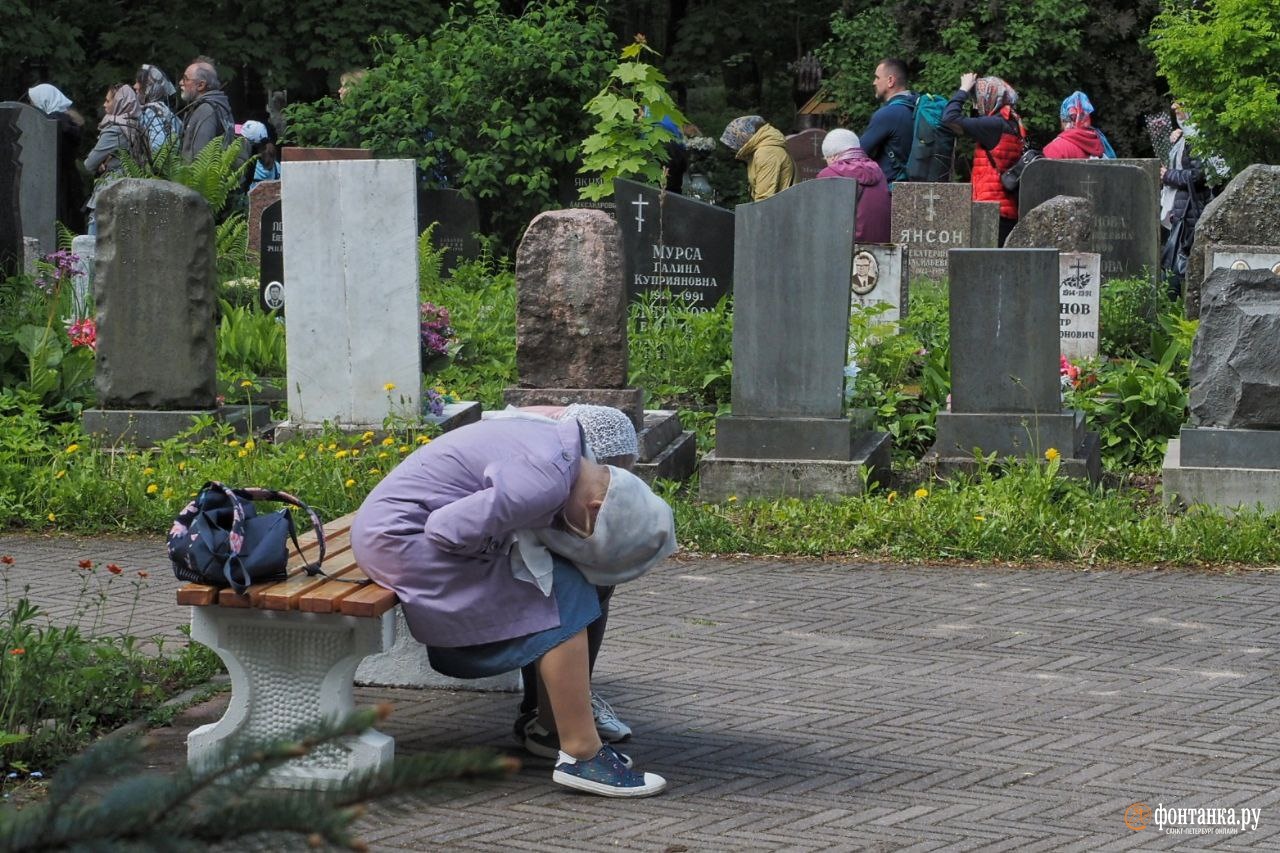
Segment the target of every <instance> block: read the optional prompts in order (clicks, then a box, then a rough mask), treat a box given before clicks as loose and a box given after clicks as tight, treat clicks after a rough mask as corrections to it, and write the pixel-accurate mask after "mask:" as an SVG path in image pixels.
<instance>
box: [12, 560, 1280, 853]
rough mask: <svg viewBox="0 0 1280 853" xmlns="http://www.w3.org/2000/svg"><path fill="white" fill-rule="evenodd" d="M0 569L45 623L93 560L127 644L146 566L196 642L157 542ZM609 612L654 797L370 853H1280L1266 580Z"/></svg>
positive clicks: (399, 829) (408, 739)
mask: <svg viewBox="0 0 1280 853" xmlns="http://www.w3.org/2000/svg"><path fill="white" fill-rule="evenodd" d="M0 554H11V555H13V556H14V557H15V558H16V563H15V564H14V565H13V566H11V567H9V568H8V569H7V570H6V571H7V574H8V576H9V594H10V596H14V595H15V594H16V592H17V591H18V590H19V589H20V588H21V587H22V586H23V585H24V584H30V585H31V595H32V597H33V598H34V599H35V600H37V601H39V602H41V603H42V604H44V605H45V607H46V609H47V610H48V611H49V612H50V613H51V614H53V615H54V617H55V618H58V619H65V618H69V617H70V615H71V612H72V610H73V609H74V608H73V605H72V604H71V603H70V599H71V598H73V597H74V596H75V594H76V591H77V590H78V589H79V583H80V581H79V580H78V579H77V575H78V574H79V570H78V569H77V567H76V563H77V561H78V560H80V559H92V560H94V561H95V562H96V563H97V564H98V566H99V568H98V569H95V571H101V566H102V565H103V564H105V563H107V562H115V563H117V564H118V565H119V566H120V567H121V568H122V569H123V570H124V573H123V574H122V575H120V576H119V577H118V578H117V579H116V581H114V582H113V589H112V590H111V594H110V595H109V596H108V604H107V606H106V608H105V609H104V614H103V623H104V625H106V626H108V627H110V628H114V629H119V628H120V627H122V626H123V625H124V624H125V620H126V619H127V618H128V617H129V612H130V610H132V609H133V607H132V603H131V599H132V597H133V596H132V589H131V588H130V587H129V586H128V584H129V579H130V578H136V577H137V575H136V574H135V573H136V571H137V570H139V569H143V570H147V571H148V572H149V574H150V577H148V578H146V579H145V580H143V581H142V584H143V587H142V589H141V593H140V598H139V606H138V607H137V608H136V611H135V612H134V613H133V617H132V631H133V632H134V633H135V634H142V635H145V634H149V633H153V632H164V633H167V634H176V629H177V626H178V625H179V624H181V623H182V622H183V618H184V617H183V614H182V613H181V612H180V611H179V610H178V609H177V608H176V606H175V605H173V603H172V601H173V589H174V587H175V586H176V582H175V581H174V580H173V579H172V576H171V575H170V574H169V572H168V569H167V567H166V565H165V562H164V559H163V546H162V544H161V543H159V542H158V541H138V540H112V539H106V540H100V541H96V542H95V541H87V540H73V539H42V538H33V537H25V536H22V537H15V536H8V535H6V536H3V537H0ZM58 601H62V602H63V603H62V604H55V602H58ZM614 601H615V605H614V614H613V617H612V621H611V624H610V639H609V640H608V641H607V643H606V646H605V649H604V653H603V654H602V656H601V660H600V663H599V665H598V667H597V676H596V685H597V688H598V689H599V691H600V692H601V693H602V694H603V695H605V696H606V697H607V698H608V699H610V700H611V701H612V702H613V704H614V706H615V707H616V708H617V709H618V710H619V712H620V714H621V715H622V716H623V718H624V719H626V720H627V721H628V722H630V723H631V725H632V726H633V727H634V728H635V730H636V737H635V738H634V740H633V741H632V743H631V744H629V746H628V748H627V749H628V751H629V752H630V753H631V754H632V755H633V756H634V757H635V759H636V761H637V763H638V764H639V765H640V766H641V767H642V768H645V769H649V770H653V771H656V772H659V773H662V774H663V775H665V776H667V778H668V779H669V780H670V781H671V787H670V789H669V790H668V792H667V793H666V794H664V795H663V796H661V797H657V798H653V799H648V800H640V801H635V802H628V801H620V800H605V799H600V798H594V797H588V796H579V795H575V794H571V793H566V792H563V791H561V790H560V789H558V788H557V787H555V786H554V785H552V784H551V782H550V763H549V762H544V761H541V760H538V759H531V760H529V761H528V762H527V763H526V765H525V768H524V769H523V770H522V771H521V772H520V773H518V774H517V775H515V776H514V777H512V778H511V779H508V780H504V781H502V782H498V783H489V784H485V785H455V786H450V787H449V788H448V789H446V790H442V791H438V792H436V793H435V794H434V795H432V796H431V797H429V798H428V799H427V800H426V801H424V802H418V801H412V802H407V803H400V804H397V805H380V806H377V807H375V808H374V809H373V810H372V811H371V813H370V815H369V817H367V818H366V819H365V820H364V821H363V823H362V829H363V832H364V837H365V839H366V840H367V841H368V842H369V843H370V845H371V848H372V849H374V850H421V849H434V848H437V847H441V846H444V847H447V848H450V849H474V850H601V849H627V850H648V851H672V853H675V851H680V850H689V851H702V850H969V849H982V850H1019V851H1036V850H1089V851H1093V850H1120V849H1152V850H1166V849H1221V850H1237V849H1262V850H1275V849H1280V787H1277V784H1276V780H1277V774H1278V773H1280V678H1277V665H1278V661H1280V658H1278V657H1277V649H1278V646H1280V577H1277V575H1276V573H1274V572H1270V571H1253V572H1242V573H1236V574H1214V573H1204V572H1192V571H1180V570H1167V571H1078V570H1071V569H1063V568H1057V567H1044V568H1030V569H1011V568H1004V567H982V568H951V567H946V568H943V567H904V566H867V565H857V566H849V565H834V564H815V563H804V562H771V561H765V560H695V561H673V562H669V563H667V564H665V565H664V566H662V567H660V568H659V569H657V570H655V571H654V572H652V573H650V575H648V576H647V577H645V578H643V579H641V580H640V581H637V582H635V583H633V584H629V585H627V586H625V587H623V588H621V589H620V590H619V592H618V594H617V596H616V597H615V599H614ZM357 698H358V701H360V702H362V703H364V702H376V701H391V702H393V703H395V705H396V711H395V714H394V715H393V716H392V717H391V719H390V720H388V722H387V725H385V726H384V727H383V730H384V731H386V732H388V733H389V734H391V735H393V736H394V737H395V738H396V741H397V750H399V751H400V752H401V753H402V754H408V753H420V752H425V751H429V750H437V749H444V748H448V747H452V746H458V745H489V746H494V747H497V748H500V749H506V748H508V747H509V746H510V742H509V738H510V725H511V721H512V719H513V718H514V716H515V706H516V702H517V700H516V698H515V697H514V696H512V695H510V694H494V693H459V692H450V691H443V690H437V691H414V690H387V689H369V688H364V689H361V690H359V691H357ZM209 713H213V714H214V715H215V716H216V714H217V713H220V711H219V709H218V708H217V707H215V708H213V709H212V711H211V712H209ZM190 724H191V725H194V724H195V723H194V722H192V723H190ZM174 742H175V744H177V745H178V746H175V750H177V749H178V748H179V747H180V742H181V741H180V738H175V739H174ZM175 760H180V755H179V756H178V758H175ZM1135 803H1145V804H1147V805H1148V806H1149V808H1150V809H1151V810H1155V809H1157V807H1158V806H1163V807H1164V808H1166V809H1167V808H1183V809H1185V808H1189V807H1203V808H1222V809H1228V808H1234V809H1236V810H1237V812H1239V811H1240V810H1241V809H1243V808H1252V809H1259V810H1260V811H1259V814H1258V825H1257V828H1256V829H1253V830H1250V831H1247V832H1240V833H1236V834H1225V833H1222V832H1215V831H1214V830H1215V827H1212V826H1210V827H1207V829H1208V832H1207V833H1205V834H1194V835H1192V834H1187V833H1186V832H1185V831H1184V832H1183V833H1180V834H1173V833H1171V832H1170V831H1169V827H1168V826H1166V828H1165V831H1164V832H1161V831H1160V830H1159V829H1158V828H1157V827H1156V825H1155V820H1154V817H1148V818H1147V828H1145V829H1141V830H1138V831H1135V830H1132V829H1130V828H1128V827H1127V826H1126V822H1125V817H1126V810H1128V809H1129V807H1130V806H1132V805H1133V804H1135ZM1137 814H1138V810H1134V811H1133V812H1130V816H1131V819H1136V816H1137ZM1158 815H1159V813H1157V815H1156V816H1158ZM1138 825H1140V822H1139V824H1138ZM1192 828H1193V829H1195V831H1196V832H1197V833H1200V832H1203V830H1204V829H1205V827H1192Z"/></svg>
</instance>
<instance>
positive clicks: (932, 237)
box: [889, 181, 998, 281]
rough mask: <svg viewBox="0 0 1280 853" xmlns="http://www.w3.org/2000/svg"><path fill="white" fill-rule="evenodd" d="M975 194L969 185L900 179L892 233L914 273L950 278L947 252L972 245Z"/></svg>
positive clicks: (894, 189) (892, 219)
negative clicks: (923, 182) (970, 240)
mask: <svg viewBox="0 0 1280 853" xmlns="http://www.w3.org/2000/svg"><path fill="white" fill-rule="evenodd" d="M972 193H973V188H972V187H971V186H970V185H969V184H922V183H908V182H906V181H898V182H897V183H896V184H894V185H893V213H892V217H891V222H892V226H891V228H890V232H889V233H891V234H892V235H893V240H894V242H896V243H899V244H900V245H902V247H903V250H904V252H905V254H906V258H907V264H908V265H909V266H910V268H911V274H912V275H913V276H915V277H916V278H928V279H933V280H934V281H940V280H941V279H943V278H946V276H947V251H948V250H950V249H962V248H965V247H967V246H969V237H970V231H969V229H970V228H972V227H973V216H974V213H973V198H972ZM980 215H981V214H980ZM997 225H998V223H997Z"/></svg>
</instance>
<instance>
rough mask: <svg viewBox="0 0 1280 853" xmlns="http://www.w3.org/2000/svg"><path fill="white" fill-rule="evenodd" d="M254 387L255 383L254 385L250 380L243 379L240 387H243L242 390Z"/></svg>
mask: <svg viewBox="0 0 1280 853" xmlns="http://www.w3.org/2000/svg"><path fill="white" fill-rule="evenodd" d="M252 385H253V383H252V382H250V381H249V380H248V379H242V380H240V387H241V388H249V387H251V386H252Z"/></svg>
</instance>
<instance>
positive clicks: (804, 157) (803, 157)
mask: <svg viewBox="0 0 1280 853" xmlns="http://www.w3.org/2000/svg"><path fill="white" fill-rule="evenodd" d="M826 138H827V132H826V131H825V130H820V129H818V128H815V127H811V128H809V129H808V130H802V131H800V132H799V133H793V134H791V135H790V136H788V137H787V153H788V154H790V155H791V159H792V160H794V161H795V164H796V183H799V182H800V181H809V180H813V179H814V178H816V177H818V173H819V172H821V171H822V170H823V169H825V168H826V166H827V160H826V158H825V157H823V156H822V140H824V139H826Z"/></svg>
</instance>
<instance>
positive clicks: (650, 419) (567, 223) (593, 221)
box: [505, 209, 697, 480]
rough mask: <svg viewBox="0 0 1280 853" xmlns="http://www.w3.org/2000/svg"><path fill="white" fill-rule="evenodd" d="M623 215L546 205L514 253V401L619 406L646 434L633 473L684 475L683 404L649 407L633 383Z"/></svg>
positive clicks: (688, 459)
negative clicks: (630, 379) (555, 208)
mask: <svg viewBox="0 0 1280 853" xmlns="http://www.w3.org/2000/svg"><path fill="white" fill-rule="evenodd" d="M621 249H622V247H621V239H620V236H619V233H618V225H617V224H616V223H615V222H614V221H613V220H612V219H611V218H610V217H609V215H608V214H606V213H604V212H603V211H599V210H586V209H573V210H558V211H550V212H547V213H542V214H539V215H538V216H537V217H536V218H535V219H534V220H533V222H531V223H530V224H529V228H528V230H527V231H525V235H524V239H523V240H521V241H520V248H519V249H518V250H517V253H516V369H517V371H518V373H519V381H520V384H519V386H518V387H515V388H508V389H507V390H506V394H505V397H506V401H507V403H509V404H511V405H513V406H565V405H569V404H570V403H590V404H594V405H598V406H613V407H614V408H616V409H621V410H622V411H623V412H625V413H626V414H627V416H628V417H630V418H631V422H632V423H633V424H635V427H636V432H637V437H638V439H639V443H640V453H639V461H638V462H637V464H636V467H635V473H636V474H637V475H638V476H641V477H644V478H645V479H649V480H652V479H653V478H654V477H663V478H666V479H684V478H685V477H688V476H689V475H690V474H692V473H693V466H694V462H695V458H696V452H697V451H696V437H695V436H694V434H693V432H692V431H686V430H684V429H682V428H681V426H680V416H679V413H677V412H674V411H666V410H650V411H646V410H645V409H644V391H643V389H641V388H636V387H634V386H629V385H627V368H628V352H627V287H626V283H625V281H624V279H623V263H622V250H621Z"/></svg>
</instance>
